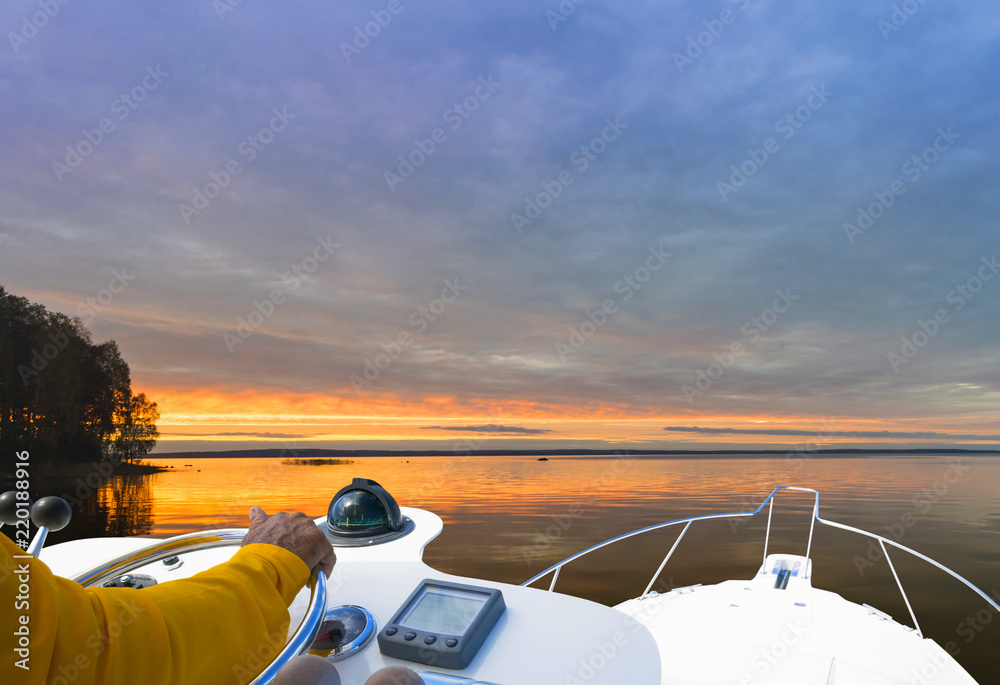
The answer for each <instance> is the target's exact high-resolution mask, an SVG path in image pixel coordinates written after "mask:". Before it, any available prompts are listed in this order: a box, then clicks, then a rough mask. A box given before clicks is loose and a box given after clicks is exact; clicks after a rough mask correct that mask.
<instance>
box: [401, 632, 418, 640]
mask: <svg viewBox="0 0 1000 685" xmlns="http://www.w3.org/2000/svg"><path fill="white" fill-rule="evenodd" d="M416 637H417V634H416V633H414V632H412V631H411V632H409V633H407V634H406V635H404V636H403V639H404V640H406V641H410V640H413V639H415V638H416Z"/></svg>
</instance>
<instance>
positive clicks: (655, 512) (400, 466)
mask: <svg viewBox="0 0 1000 685" xmlns="http://www.w3.org/2000/svg"><path fill="white" fill-rule="evenodd" d="M153 461H155V462H156V463H160V464H164V465H168V466H173V467H174V468H173V469H172V470H171V471H170V472H167V473H161V474H156V475H153V476H145V477H128V478H125V477H115V478H112V479H111V480H109V481H107V482H105V483H102V484H101V485H100V486H99V487H97V488H94V492H92V493H88V492H87V490H88V488H85V489H80V483H73V484H67V483H51V484H47V485H48V486H49V488H50V491H49V492H39V493H37V494H38V495H44V494H52V493H53V492H58V491H62V492H66V493H67V494H72V493H73V488H74V487H76V488H77V489H78V490H79V493H78V495H79V497H78V498H79V499H81V500H82V503H81V504H80V506H79V507H75V508H74V509H75V512H74V515H75V518H74V520H73V522H72V524H71V525H70V527H69V528H67V529H66V530H65V531H62V532H60V533H57V534H53V535H52V536H51V538H50V539H51V540H52V542H53V543H55V542H62V541H65V540H68V539H74V538H80V537H88V536H94V535H108V534H112V535H136V534H149V535H154V536H168V535H174V534H178V533H185V532H189V531H193V530H201V529H205V528H222V527H233V526H239V527H242V526H246V525H247V518H246V512H247V510H248V509H249V508H250V506H251V505H254V504H257V505H260V506H262V507H264V509H265V510H267V511H268V512H269V513H270V512H275V511H279V510H301V511H305V512H306V513H307V514H308V515H310V516H321V515H324V514H325V513H326V509H327V506H328V504H329V501H330V498H331V497H332V496H333V494H334V493H335V492H336V491H337V490H339V489H340V488H341V487H342V486H344V485H346V484H348V483H350V481H351V478H353V477H366V478H372V479H375V480H377V481H379V482H380V483H381V484H382V485H383V486H384V487H386V489H388V490H389V492H391V493H392V494H393V495H394V496H395V498H396V499H397V501H398V502H399V503H400V504H401V505H403V506H415V507H421V508H425V509H430V510H432V511H434V512H436V513H437V514H438V515H440V516H441V517H442V518H443V519H444V522H445V528H444V532H443V533H442V534H441V536H440V537H439V538H438V539H437V540H435V541H434V542H432V543H431V544H430V545H429V546H428V548H427V550H426V553H425V560H426V561H427V562H428V563H429V564H430V565H431V566H434V567H436V568H439V569H441V570H443V571H447V572H449V573H454V574H458V575H463V576H470V577H478V578H489V579H493V580H499V581H504V582H510V583H520V582H523V581H524V580H526V579H528V578H529V577H531V576H532V575H534V574H535V573H537V572H539V571H541V570H544V569H545V568H547V567H548V566H550V565H551V564H552V563H554V562H556V561H559V560H561V559H563V558H565V557H567V556H569V555H570V554H572V553H574V552H576V551H579V550H581V549H584V548H586V547H588V546H590V545H593V544H595V543H597V542H600V541H602V540H605V539H607V538H610V537H613V536H616V535H619V534H621V533H623V532H627V531H629V530H633V529H635V528H639V527H642V526H646V525H650V524H653V523H659V522H662V521H667V520H673V519H677V518H682V517H686V516H693V515H698V514H705V513H721V512H732V511H745V510H748V509H751V508H755V507H756V506H757V505H758V504H759V503H760V501H761V500H762V499H763V498H764V497H766V495H767V494H768V493H769V492H770V491H771V490H772V489H773V487H774V486H776V485H797V486H802V487H810V488H815V489H817V490H819V491H820V493H821V499H820V515H821V516H822V517H824V518H826V519H831V520H834V521H838V522H840V523H845V524H848V525H852V526H856V527H859V528H862V529H866V530H870V531H873V532H877V533H880V534H882V535H886V536H887V537H893V538H895V539H897V540H898V541H899V542H901V544H904V545H907V546H909V547H912V548H914V549H916V550H918V551H920V552H922V553H924V554H927V555H928V556H931V557H932V558H934V559H937V560H938V561H940V562H942V563H944V564H945V565H947V566H949V567H951V568H952V569H954V570H955V571H957V572H958V573H959V574H961V575H963V576H965V577H966V578H968V579H969V580H971V581H972V582H973V583H975V584H976V585H978V586H979V587H981V588H982V589H984V590H985V591H987V592H991V593H993V594H994V595H995V596H998V597H1000V563H998V562H1000V500H998V497H997V493H998V492H1000V458H998V457H996V456H979V457H977V456H969V455H954V456H902V457H886V456H883V455H871V456H859V457H819V456H813V457H810V456H808V455H806V456H804V457H801V458H800V457H796V458H786V457H784V456H782V455H778V456H774V457H746V456H733V457H719V458H659V457H656V458H650V457H629V456H610V457H551V458H550V460H549V461H547V462H539V461H537V460H536V459H535V458H534V457H417V458H414V457H410V458H409V459H407V458H405V457H402V458H400V457H378V458H360V459H354V460H353V463H352V464H348V465H332V466H285V465H282V464H281V463H280V461H279V460H278V459H225V458H223V459H197V460H187V461H184V460H181V459H168V458H159V459H154V460H153ZM185 463H188V464H192V466H185V465H184V464H185ZM810 507H811V496H809V495H806V494H802V493H788V494H785V495H781V496H779V499H778V503H777V505H776V507H775V514H774V521H773V527H772V533H771V550H772V551H788V552H792V553H797V554H804V553H805V546H806V541H807V538H808V534H809V508H810ZM740 521H741V522H742V521H747V523H746V525H738V526H734V525H732V523H730V522H728V521H706V522H699V523H696V524H694V525H693V526H692V528H691V530H690V531H689V533H688V534H687V536H686V537H685V539H684V541H683V542H682V543H681V545H680V547H679V548H678V551H677V552H676V553H675V555H674V557H673V558H672V559H671V561H670V564H669V565H668V566H667V568H666V570H665V571H664V572H663V573H662V574H661V576H660V578H659V579H658V582H657V584H656V586H655V587H656V588H659V589H660V590H666V589H669V588H670V587H681V586H684V585H691V584H694V583H698V582H701V583H710V582H718V581H721V580H724V579H727V578H732V577H750V576H751V575H752V574H753V573H754V572H755V571H756V569H757V567H758V566H759V564H760V562H761V555H762V551H763V542H764V530H765V527H766V516H765V515H763V514H762V515H761V516H758V517H756V518H754V519H741V520H740ZM109 531H110V533H109ZM679 532H680V528H679V527H674V528H670V529H667V530H665V531H658V532H655V533H651V534H648V535H645V536H639V537H638V538H633V539H631V540H629V541H626V542H623V543H620V544H619V545H615V546H612V547H611V548H610V549H609V550H601V551H599V552H596V553H594V554H593V555H590V556H588V557H586V558H584V559H582V560H580V561H578V562H576V563H575V564H573V565H571V566H569V567H567V568H566V569H564V570H563V572H562V575H561V576H560V580H559V585H558V589H559V590H560V591H562V592H570V593H573V594H579V595H582V596H586V597H588V598H591V599H594V600H596V601H600V602H604V603H609V604H613V603H617V602H620V601H622V600H624V599H626V598H628V597H632V596H636V595H638V594H639V593H640V592H641V591H642V589H643V588H644V587H645V586H646V584H647V583H648V581H649V579H650V576H651V575H652V574H653V572H654V571H655V570H656V568H657V566H658V565H659V562H660V561H661V560H662V558H663V555H664V554H665V553H666V551H667V550H668V549H669V547H670V545H671V544H672V543H673V540H674V538H675V537H676V535H677V534H678V533H679ZM812 556H813V559H814V574H813V576H814V578H813V579H814V583H815V584H816V585H817V586H820V587H823V588H825V589H831V590H834V591H836V592H839V593H840V594H842V595H844V596H845V597H847V598H848V599H851V600H853V601H858V602H867V603H869V604H872V605H874V606H877V607H878V608H880V609H882V610H884V611H886V612H887V613H889V614H890V615H892V616H893V617H895V618H896V619H897V620H899V621H900V622H904V623H909V622H910V621H909V618H908V612H907V611H906V608H905V605H904V603H903V601H902V599H901V598H900V596H899V592H898V590H897V589H896V586H895V583H894V581H893V580H892V577H891V574H890V571H889V569H888V565H887V564H886V562H885V561H884V560H882V559H881V558H880V554H878V553H877V547H870V546H869V542H868V540H867V539H865V538H861V537H858V536H855V535H851V534H849V533H846V532H842V531H837V530H834V529H830V528H827V527H824V526H818V527H817V529H816V532H815V537H814V541H813V549H812ZM892 560H893V563H894V564H895V565H896V569H897V571H898V572H899V573H900V575H901V577H902V579H903V582H904V587H905V588H906V589H907V591H908V593H909V594H910V600H911V602H912V603H913V605H914V610H915V611H916V613H917V619H918V620H919V621H920V623H921V628H922V629H923V631H924V633H925V634H926V635H928V636H930V637H933V638H935V639H936V640H938V642H939V643H941V644H943V645H947V646H948V648H949V651H951V652H952V653H953V654H956V655H957V657H958V659H959V660H960V661H961V662H962V663H963V665H965V666H966V668H967V669H969V670H970V672H972V673H973V675H974V676H975V677H976V678H977V679H978V680H979V681H980V682H981V683H992V682H1000V681H998V680H997V676H996V663H997V658H996V654H997V653H998V651H1000V650H998V647H1000V620H996V621H995V620H994V619H995V618H1000V617H996V616H995V614H994V613H993V612H991V611H989V610H987V609H986V606H987V605H986V604H985V603H983V602H982V601H981V600H978V599H977V598H976V596H975V595H974V594H973V593H972V592H970V591H968V590H966V589H965V588H964V586H961V585H960V584H959V583H957V582H955V581H952V580H950V579H949V578H948V577H947V576H946V575H944V574H943V573H941V572H940V571H937V570H935V569H933V568H932V567H930V566H929V565H927V564H925V563H923V562H920V561H917V560H914V559H912V558H911V557H909V555H906V554H905V553H903V552H898V551H897V552H895V553H893V554H892ZM706 569H707V572H706ZM543 582H544V583H545V584H546V586H547V582H548V579H545V580H544V581H543Z"/></svg>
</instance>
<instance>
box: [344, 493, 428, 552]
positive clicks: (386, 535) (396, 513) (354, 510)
mask: <svg viewBox="0 0 1000 685" xmlns="http://www.w3.org/2000/svg"><path fill="white" fill-rule="evenodd" d="M412 529H413V521H411V520H410V519H408V518H406V517H404V516H403V514H402V512H400V510H399V505H398V504H397V503H396V500H395V499H394V498H393V496H392V495H390V494H389V492H388V491H387V490H386V489H385V488H383V487H382V486H381V485H379V484H378V483H377V482H376V481H373V480H371V479H369V478H355V479H354V480H353V481H351V484H350V485H347V486H345V487H343V488H341V489H340V490H339V491H338V492H337V494H336V495H334V496H333V499H332V500H331V501H330V507H329V509H328V510H327V513H326V535H327V537H328V538H330V541H331V542H332V543H333V544H334V545H335V546H339V547H361V546H366V545H374V544H380V543H383V542H389V541H390V540H396V539H398V538H401V537H403V536H404V535H406V534H407V533H409V532H410V531H411V530H412Z"/></svg>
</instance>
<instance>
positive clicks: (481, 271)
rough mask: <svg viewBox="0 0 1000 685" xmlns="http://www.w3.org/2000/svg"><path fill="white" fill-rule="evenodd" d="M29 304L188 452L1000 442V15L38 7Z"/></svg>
mask: <svg viewBox="0 0 1000 685" xmlns="http://www.w3.org/2000/svg"><path fill="white" fill-rule="evenodd" d="M0 30H2V33H3V35H4V40H3V44H2V45H0V88H2V96H3V109H2V111H0V120H2V122H3V135H2V136H0V178H2V182H0V207H2V210H0V285H3V286H4V287H5V288H6V289H7V290H8V291H9V292H11V293H13V294H15V295H19V296H23V297H27V298H29V299H30V300H32V301H36V302H41V303H42V304H44V305H45V306H47V307H48V308H49V309H51V310H53V311H59V312H63V313H65V314H67V315H70V316H78V317H80V319H81V321H82V322H83V323H84V324H85V325H86V326H87V327H88V328H89V330H90V331H91V332H92V333H93V336H94V339H95V340H97V341H103V340H108V339H114V340H116V341H117V342H118V344H119V346H120V348H121V350H122V354H123V356H124V358H125V359H126V361H127V362H128V363H129V365H130V367H131V370H132V384H133V390H134V391H135V392H145V393H147V395H148V396H149V397H150V398H151V399H153V400H154V401H156V402H157V403H158V405H159V408H160V411H161V420H160V424H159V426H160V431H161V440H160V444H159V445H158V447H157V450H156V452H157V453H165V452H174V451H183V450H189V449H208V450H218V449H242V448H248V447H275V448H283V449H291V450H295V449H299V448H306V447H347V448H357V447H371V448H378V449H382V448H387V447H388V448H396V449H425V448H435V449H452V448H454V449H456V450H460V449H469V448H482V449H504V448H512V449H513V448H518V449H521V448H529V447H552V448H566V447H569V448H575V447H579V448H584V447H587V448H603V447H616V448H623V449H627V448H632V449H726V448H730V447H733V448H737V447H740V448H764V447H767V448H779V449H783V448H785V447H788V448H789V449H791V448H792V447H794V446H796V445H799V446H801V445H811V446H816V445H822V446H827V447H919V446H932V447H944V446H952V445H960V446H965V447H971V448H979V449H984V448H996V447H997V446H998V444H1000V435H998V434H1000V427H998V421H997V419H998V415H1000V349H998V345H997V341H998V340H1000V317H998V316H997V309H998V307H997V304H998V302H1000V278H996V275H997V273H998V271H1000V263H998V261H997V255H998V254H1000V245H998V241H997V236H998V235H1000V232H998V230H997V229H998V216H1000V211H998V210H1000V192H998V188H997V184H998V180H997V179H1000V154H998V153H1000V126H998V125H997V123H998V118H1000V93H998V90H1000V87H998V85H997V77H996V75H997V73H998V67H1000V47H998V46H1000V15H998V14H997V13H996V11H995V7H994V5H993V4H992V3H990V2H986V1H985V0H970V1H967V2H962V3H942V2H925V3H918V2H916V1H915V0H910V1H909V2H902V3H895V4H892V3H871V2H865V1H862V0H848V1H846V2H838V3H828V2H802V3H777V2H766V1H764V0H736V1H732V0H721V1H718V2H669V1H662V2H640V1H617V0H616V1H615V2H599V1H598V0H575V2H574V1H573V0H563V1H562V2H561V3H560V2H556V1H555V0H552V1H551V2H544V1H541V2H519V1H516V0H515V1H512V2H505V3H472V2H465V3H441V2H432V1H430V0H426V1H425V0H419V1H418V0H364V1H362V2H351V3H315V2H301V1H297V0H291V1H288V2H280V3H279V2H266V1H265V0H247V1H245V2H242V1H238V0H215V1H213V0H178V1H177V2H170V3H154V2H99V3H84V2H68V1H67V2H65V4H61V3H60V2H59V1H57V0H48V1H46V0H32V1H27V0H10V1H9V2H5V3H4V4H3V8H2V9H0Z"/></svg>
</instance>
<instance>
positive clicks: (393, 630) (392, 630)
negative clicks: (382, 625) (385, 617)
mask: <svg viewBox="0 0 1000 685" xmlns="http://www.w3.org/2000/svg"><path fill="white" fill-rule="evenodd" d="M398 632H399V631H398V630H397V629H396V628H386V629H385V634H386V635H395V634H396V633H398Z"/></svg>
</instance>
